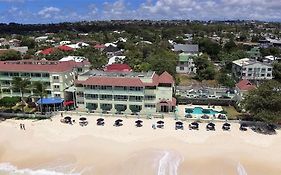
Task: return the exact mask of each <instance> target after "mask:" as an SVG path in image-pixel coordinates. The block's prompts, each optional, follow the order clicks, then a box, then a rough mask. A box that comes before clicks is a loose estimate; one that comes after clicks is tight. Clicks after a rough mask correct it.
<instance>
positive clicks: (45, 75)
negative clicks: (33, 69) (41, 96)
mask: <svg viewBox="0 0 281 175" xmlns="http://www.w3.org/2000/svg"><path fill="white" fill-rule="evenodd" d="M49 76H50V75H49V74H48V73H42V77H49Z"/></svg>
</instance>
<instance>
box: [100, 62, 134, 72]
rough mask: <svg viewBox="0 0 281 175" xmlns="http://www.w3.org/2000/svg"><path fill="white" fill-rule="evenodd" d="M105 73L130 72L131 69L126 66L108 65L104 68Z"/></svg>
mask: <svg viewBox="0 0 281 175" xmlns="http://www.w3.org/2000/svg"><path fill="white" fill-rule="evenodd" d="M104 71H106V72H130V71H132V69H131V67H130V66H129V65H127V64H110V65H107V66H106V67H105V68H104Z"/></svg>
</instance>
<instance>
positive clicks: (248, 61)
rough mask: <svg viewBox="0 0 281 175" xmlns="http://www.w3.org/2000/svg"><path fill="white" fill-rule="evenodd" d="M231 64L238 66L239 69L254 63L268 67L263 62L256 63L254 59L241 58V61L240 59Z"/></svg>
mask: <svg viewBox="0 0 281 175" xmlns="http://www.w3.org/2000/svg"><path fill="white" fill-rule="evenodd" d="M232 63H233V64H236V65H238V66H240V67H242V66H246V65H250V64H255V63H259V64H264V65H267V66H270V65H269V64H267V63H263V62H260V61H257V60H255V59H250V58H243V59H240V60H235V61H233V62H232Z"/></svg>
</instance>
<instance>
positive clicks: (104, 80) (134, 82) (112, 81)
mask: <svg viewBox="0 0 281 175" xmlns="http://www.w3.org/2000/svg"><path fill="white" fill-rule="evenodd" d="M75 83H76V84H83V85H104V86H127V87H129V86H135V87H143V83H142V81H141V80H140V79H139V78H127V77H126V78H122V77H90V78H88V79H87V80H86V81H79V80H77V81H75Z"/></svg>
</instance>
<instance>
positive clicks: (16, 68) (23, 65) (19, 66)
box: [0, 60, 89, 72]
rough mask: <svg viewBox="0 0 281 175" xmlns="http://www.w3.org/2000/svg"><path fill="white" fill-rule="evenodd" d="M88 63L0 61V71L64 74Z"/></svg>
mask: <svg viewBox="0 0 281 175" xmlns="http://www.w3.org/2000/svg"><path fill="white" fill-rule="evenodd" d="M87 64H89V62H87V61H86V62H79V63H77V62H75V61H63V62H59V61H46V60H18V61H0V71H6V72H65V71H71V70H72V69H73V68H74V67H81V66H83V65H87Z"/></svg>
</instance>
